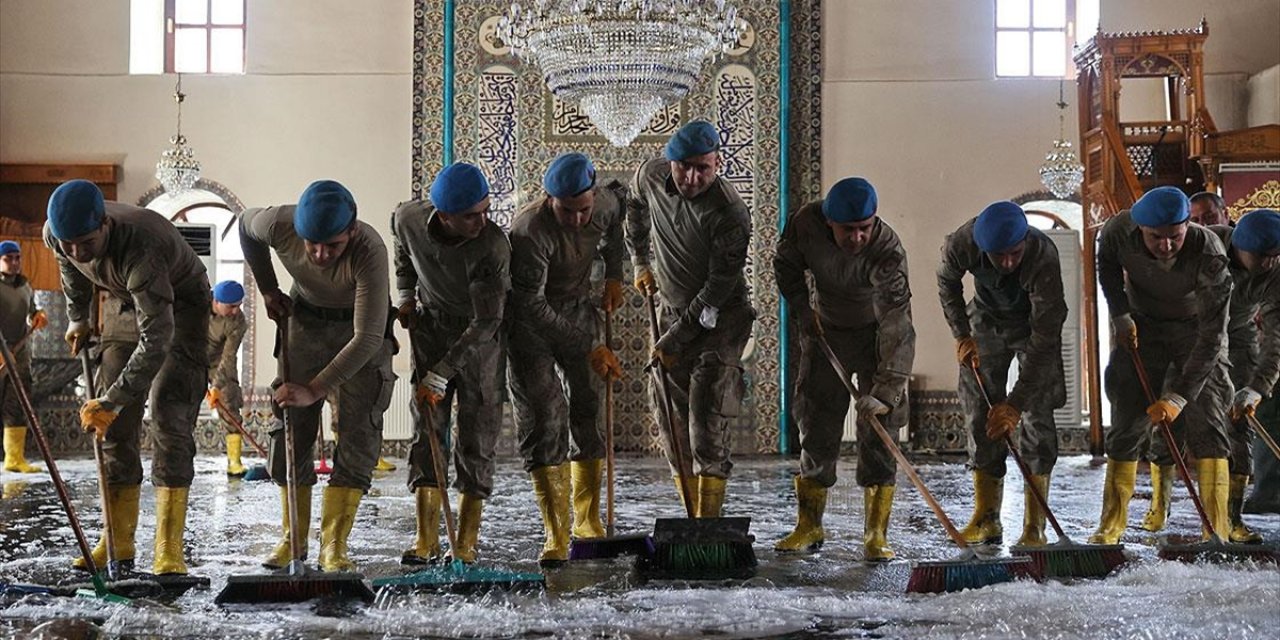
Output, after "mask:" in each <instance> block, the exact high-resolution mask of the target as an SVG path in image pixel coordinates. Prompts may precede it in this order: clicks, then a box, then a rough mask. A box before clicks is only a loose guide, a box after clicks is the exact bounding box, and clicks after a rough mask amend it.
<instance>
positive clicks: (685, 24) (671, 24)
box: [498, 0, 742, 147]
mask: <svg viewBox="0 0 1280 640" xmlns="http://www.w3.org/2000/svg"><path fill="white" fill-rule="evenodd" d="M741 30H742V25H741V22H740V20H739V19H738V10H737V8H736V7H734V6H733V5H731V4H727V3H726V2H725V0H514V1H513V2H512V3H511V8H510V9H508V11H507V13H506V14H505V15H504V16H503V17H502V21H501V22H500V23H499V25H498V37H499V38H501V39H502V41H503V42H504V43H505V44H506V45H507V46H508V47H510V48H511V52H512V53H513V54H515V55H516V56H517V57H519V58H520V59H522V60H524V61H526V62H535V63H537V64H538V66H539V68H541V69H542V75H543V79H544V80H545V81H546V83H547V87H548V88H549V89H551V92H552V93H553V94H555V96H556V97H557V98H559V99H561V100H563V101H565V102H569V103H575V104H578V105H579V107H580V108H581V109H582V111H583V112H584V113H586V114H587V117H589V118H590V119H591V122H592V123H593V124H595V126H596V128H597V129H599V130H600V131H601V133H603V134H604V136H605V137H606V138H608V139H609V142H612V143H613V144H614V145H616V146H619V147H625V146H627V145H628V144H630V143H631V141H632V140H634V139H635V137H636V136H637V135H639V134H640V131H641V130H643V129H644V127H645V126H646V125H647V124H649V120H651V119H652V118H653V116H654V114H656V113H657V112H658V110H659V109H661V108H662V107H663V106H665V105H669V104H674V103H676V102H679V101H680V100H681V99H682V98H684V97H685V95H687V94H688V93H689V90H690V89H692V88H693V87H694V86H695V85H696V84H697V81H698V76H699V75H700V74H701V73H702V65H703V63H704V62H705V61H706V60H708V59H715V58H716V57H718V56H719V55H720V54H722V53H724V52H727V51H729V50H730V49H732V48H733V46H734V45H735V44H736V43H737V42H738V36H739V33H740V31H741Z"/></svg>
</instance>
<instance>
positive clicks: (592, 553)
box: [569, 312, 653, 560]
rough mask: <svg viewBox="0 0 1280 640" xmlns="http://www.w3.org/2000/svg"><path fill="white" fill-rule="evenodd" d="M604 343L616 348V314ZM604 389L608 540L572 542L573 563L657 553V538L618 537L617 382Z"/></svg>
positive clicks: (609, 315)
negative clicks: (615, 450) (615, 458)
mask: <svg viewBox="0 0 1280 640" xmlns="http://www.w3.org/2000/svg"><path fill="white" fill-rule="evenodd" d="M604 343H605V344H606V345H608V346H609V348H613V313H612V312H606V313H605V315H604ZM604 386H605V390H604V455H605V458H604V468H605V536H604V537H603V538H584V539H577V540H574V541H573V542H571V543H570V544H569V559H570V560H602V559H607V558H616V557H618V556H622V555H649V554H652V553H653V537H652V536H650V535H649V534H647V533H631V534H625V535H618V534H617V532H616V531H615V530H614V452H613V379H612V378H611V379H608V380H605V385H604Z"/></svg>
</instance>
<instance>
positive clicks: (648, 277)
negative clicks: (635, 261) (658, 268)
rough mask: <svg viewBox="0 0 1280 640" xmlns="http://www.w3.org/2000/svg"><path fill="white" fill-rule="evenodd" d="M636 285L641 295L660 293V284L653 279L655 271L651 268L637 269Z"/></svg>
mask: <svg viewBox="0 0 1280 640" xmlns="http://www.w3.org/2000/svg"><path fill="white" fill-rule="evenodd" d="M635 285H636V289H638V290H640V293H657V292H658V282H657V281H656V280H654V279H653V271H652V270H651V269H649V267H636V281H635Z"/></svg>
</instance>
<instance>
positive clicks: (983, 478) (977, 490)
mask: <svg viewBox="0 0 1280 640" xmlns="http://www.w3.org/2000/svg"><path fill="white" fill-rule="evenodd" d="M1003 501H1004V478H997V477H995V476H993V475H990V474H988V473H985V472H983V471H977V470H975V471H974V472H973V517H972V518H970V519H969V524H967V525H965V527H964V528H963V529H961V530H960V535H961V536H963V537H964V540H965V542H968V543H969V544H996V543H998V542H1000V540H1001V539H1002V538H1003V537H1004V526H1003V525H1001V524H1000V506H1001V503H1002V502H1003Z"/></svg>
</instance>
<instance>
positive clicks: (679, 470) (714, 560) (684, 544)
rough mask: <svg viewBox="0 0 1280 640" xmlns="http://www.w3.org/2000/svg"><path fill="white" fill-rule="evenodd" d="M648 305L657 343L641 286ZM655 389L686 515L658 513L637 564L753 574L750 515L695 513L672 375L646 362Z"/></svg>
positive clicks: (650, 572)
mask: <svg viewBox="0 0 1280 640" xmlns="http://www.w3.org/2000/svg"><path fill="white" fill-rule="evenodd" d="M645 298H646V300H647V301H648V306H649V332H650V337H651V338H652V339H653V343H654V344H655V345H656V344H657V343H658V310H657V305H656V303H655V301H654V298H653V292H652V291H646V292H645ZM648 369H649V372H650V374H651V375H653V377H654V386H655V388H656V390H657V392H658V395H659V405H660V406H659V413H661V414H662V416H663V418H664V422H666V425H667V440H668V442H670V444H671V454H672V457H673V458H675V460H674V463H675V468H676V474H677V476H678V478H679V484H680V493H681V497H682V498H683V499H684V506H685V514H686V515H687V516H688V517H687V518H659V519H658V520H657V521H655V522H654V525H653V547H654V550H653V553H652V554H651V555H645V554H641V555H640V556H638V557H637V559H636V569H637V570H638V572H639V573H640V575H641V576H642V577H644V578H657V579H673V580H722V579H726V578H733V579H744V578H749V577H751V576H753V575H755V570H756V565H757V564H758V563H757V561H756V554H755V550H754V549H753V548H752V543H754V542H755V537H754V536H752V535H751V534H750V533H749V532H748V531H749V529H750V526H751V519H750V518H742V517H738V518H697V517H695V516H696V514H695V513H694V511H693V495H692V493H691V490H690V488H689V484H690V483H689V482H688V481H687V480H688V476H687V475H686V472H685V469H687V468H688V465H687V463H686V458H685V455H684V447H683V446H682V445H681V443H680V438H679V437H678V436H677V435H676V421H675V407H674V406H673V404H672V401H671V388H670V381H669V379H668V376H667V371H666V368H665V367H663V365H662V363H661V362H654V363H653V364H651V365H650V366H649V367H648Z"/></svg>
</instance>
